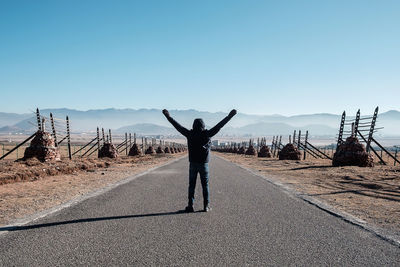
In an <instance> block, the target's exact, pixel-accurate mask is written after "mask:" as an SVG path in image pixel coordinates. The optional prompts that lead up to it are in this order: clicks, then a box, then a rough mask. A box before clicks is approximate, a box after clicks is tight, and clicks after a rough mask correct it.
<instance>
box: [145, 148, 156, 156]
mask: <svg viewBox="0 0 400 267" xmlns="http://www.w3.org/2000/svg"><path fill="white" fill-rule="evenodd" d="M145 154H146V155H153V154H156V151H155V150H154V148H153V146H149V147H148V148H147V149H146V152H145Z"/></svg>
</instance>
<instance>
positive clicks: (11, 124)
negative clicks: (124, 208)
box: [0, 108, 400, 135]
mask: <svg viewBox="0 0 400 267" xmlns="http://www.w3.org/2000/svg"><path fill="white" fill-rule="evenodd" d="M50 112H52V113H53V116H54V117H56V118H59V119H64V118H65V116H67V115H68V116H69V118H70V123H71V128H72V131H74V130H75V131H80V132H93V131H95V129H96V127H104V128H110V129H114V130H118V129H120V128H123V127H131V126H133V125H136V126H138V125H140V124H142V125H141V126H140V127H139V128H145V127H147V131H150V128H151V127H150V128H149V127H148V126H149V124H151V125H153V126H152V127H156V128H157V127H161V128H157V129H158V130H159V131H162V132H169V130H167V129H172V128H171V125H170V124H169V122H168V121H167V120H166V119H165V118H164V116H163V115H162V113H161V110H160V109H147V108H141V109H131V108H126V109H115V108H108V109H91V110H86V111H81V110H76V109H68V108H58V109H43V110H41V114H42V115H44V116H46V117H48V116H49V113H50ZM170 113H171V116H173V117H174V118H175V119H176V120H177V121H178V122H180V123H181V124H182V125H183V126H185V127H187V128H191V125H192V122H193V119H194V118H203V119H204V121H205V122H206V124H207V125H208V126H210V127H212V126H213V125H215V124H216V123H218V122H219V121H220V120H221V119H223V118H224V117H225V116H226V115H227V113H224V112H207V111H197V110H194V109H187V110H176V109H175V110H172V109H171V110H170ZM362 116H368V115H364V114H362ZM340 117H341V115H339V114H331V113H315V114H298V115H293V116H284V115H279V114H272V115H251V114H245V113H238V114H237V116H235V118H234V119H233V120H232V121H231V122H230V123H229V126H230V127H232V128H233V129H234V130H232V132H236V133H237V134H250V133H252V132H251V131H254V132H253V134H255V133H256V132H260V131H261V129H264V134H266V132H274V133H275V132H276V134H279V133H278V132H280V133H281V134H283V132H286V131H288V129H293V128H294V129H306V128H307V127H308V128H310V129H309V130H310V132H312V130H313V131H314V133H313V134H324V131H326V134H329V135H332V134H335V133H333V132H334V131H337V129H338V127H339V124H340ZM347 118H349V119H350V118H354V116H348V117H347ZM274 123H275V124H274ZM145 124H147V126H145ZM35 125H36V118H35V115H34V114H29V113H24V114H17V113H6V112H0V132H3V133H5V132H10V131H12V132H18V131H20V132H32V131H34V129H35ZM378 125H380V126H384V127H385V129H384V131H383V132H385V133H386V134H387V133H389V134H393V133H394V134H397V133H399V135H400V111H397V110H389V111H387V112H384V113H381V114H379V115H378ZM48 127H49V125H48V126H47V128H48ZM268 127H270V128H271V127H275V128H276V130H274V131H270V129H269V128H268ZM267 128H268V129H267ZM226 129H230V128H226ZM311 129H312V130H311ZM267 130H268V131H267ZM246 131H247V132H246ZM222 133H224V134H228V133H226V131H225V130H224V129H223V131H222Z"/></svg>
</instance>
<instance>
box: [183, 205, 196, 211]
mask: <svg viewBox="0 0 400 267" xmlns="http://www.w3.org/2000/svg"><path fill="white" fill-rule="evenodd" d="M185 212H194V209H193V206H187V207H186V208H185Z"/></svg>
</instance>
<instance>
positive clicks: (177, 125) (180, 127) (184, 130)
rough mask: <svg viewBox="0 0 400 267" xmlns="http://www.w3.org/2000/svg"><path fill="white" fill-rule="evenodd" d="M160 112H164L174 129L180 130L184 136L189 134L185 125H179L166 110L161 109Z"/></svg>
mask: <svg viewBox="0 0 400 267" xmlns="http://www.w3.org/2000/svg"><path fill="white" fill-rule="evenodd" d="M162 113H163V114H164V116H165V117H166V118H167V120H168V121H169V122H170V123H171V124H172V126H174V127H175V129H176V130H177V131H178V132H180V133H181V134H183V135H184V136H186V137H187V136H188V135H189V130H188V129H186V128H185V127H183V126H182V125H180V124H179V123H178V122H177V121H176V120H174V119H173V118H172V117H171V116H170V115H169V112H168V110H166V109H163V111H162Z"/></svg>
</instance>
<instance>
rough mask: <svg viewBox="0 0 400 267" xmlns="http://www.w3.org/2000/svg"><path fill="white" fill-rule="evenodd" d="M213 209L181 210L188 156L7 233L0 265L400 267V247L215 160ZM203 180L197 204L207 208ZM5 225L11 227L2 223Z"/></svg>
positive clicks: (1, 246)
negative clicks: (203, 196) (185, 211)
mask: <svg viewBox="0 0 400 267" xmlns="http://www.w3.org/2000/svg"><path fill="white" fill-rule="evenodd" d="M210 168H211V200H212V207H213V210H212V211H211V212H209V213H204V212H196V213H192V214H183V213H176V211H178V210H180V209H182V208H184V205H185V204H186V194H187V172H188V163H187V158H184V159H182V160H179V161H177V162H174V163H172V164H169V165H167V166H164V167H161V168H159V169H156V170H154V171H152V172H150V173H148V174H146V175H144V176H141V177H139V178H137V179H135V180H133V181H131V182H129V183H127V184H124V185H122V186H119V187H117V188H115V189H113V190H111V191H108V192H107V193H104V194H102V195H100V196H97V197H93V198H90V199H87V200H85V201H83V202H81V203H79V204H77V205H75V206H72V207H70V208H67V209H64V210H62V211H59V212H58V213H55V214H53V215H50V216H47V217H46V218H43V219H40V220H38V221H35V222H33V223H31V224H29V225H26V226H21V227H16V228H14V229H11V231H9V232H8V233H5V234H2V235H0V251H1V253H0V265H2V266H15V265H17V266H21V265H25V266H32V265H46V266H52V265H99V264H101V265H181V266H186V265H211V266H213V265H214V266H215V265H240V266H242V265H278V264H279V265H359V266H365V265H373V266H381V265H386V264H388V265H396V264H398V262H399V260H400V248H399V247H396V246H394V245H392V244H390V243H388V242H386V241H384V240H382V239H379V238H378V237H376V236H375V235H373V234H371V233H370V232H367V231H364V230H362V229H360V228H359V227H357V226H354V225H352V224H349V223H346V222H344V221H342V220H341V219H339V218H337V217H334V216H332V215H330V214H328V213H326V212H324V211H321V210H320V209H318V208H316V207H314V206H312V205H309V204H307V203H305V202H304V201H302V200H300V199H297V198H295V197H292V196H290V195H288V194H287V193H284V192H283V191H281V190H280V189H279V188H278V187H276V186H274V185H271V184H270V183H268V182H267V181H265V180H263V179H262V178H260V177H257V176H254V175H253V174H251V173H250V172H248V171H246V170H244V169H241V168H239V167H237V166H235V165H233V164H232V163H229V162H227V161H224V160H222V159H220V158H215V157H213V158H212V162H211V165H210ZM199 189H200V186H199V181H198V184H197V192H196V197H197V203H196V207H195V209H196V210H199V209H200V208H201V207H202V198H201V196H200V194H201V190H199ZM1 231H5V229H4V228H2V229H1Z"/></svg>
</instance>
